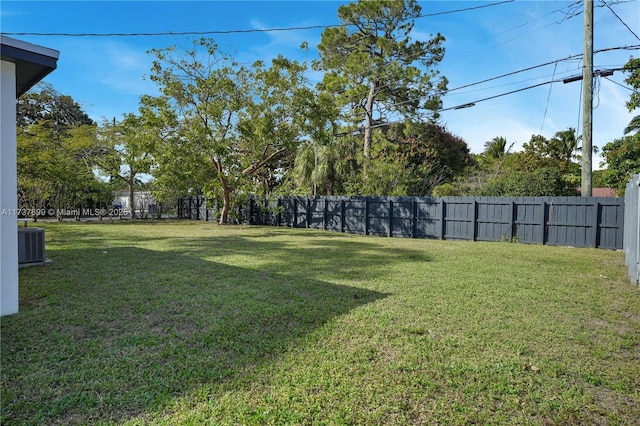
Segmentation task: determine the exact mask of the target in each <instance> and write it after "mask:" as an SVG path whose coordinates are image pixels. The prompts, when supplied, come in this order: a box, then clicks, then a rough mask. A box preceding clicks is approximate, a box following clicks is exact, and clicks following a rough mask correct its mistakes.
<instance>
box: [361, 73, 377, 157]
mask: <svg viewBox="0 0 640 426" xmlns="http://www.w3.org/2000/svg"><path fill="white" fill-rule="evenodd" d="M376 88H377V84H376V82H375V81H373V82H372V83H371V87H370V88H369V95H368V96H367V103H366V105H365V107H364V110H365V111H364V112H365V124H364V147H363V150H362V152H363V154H364V158H365V161H367V160H369V158H371V134H372V133H371V130H372V129H371V126H372V125H373V101H374V99H375V93H376Z"/></svg>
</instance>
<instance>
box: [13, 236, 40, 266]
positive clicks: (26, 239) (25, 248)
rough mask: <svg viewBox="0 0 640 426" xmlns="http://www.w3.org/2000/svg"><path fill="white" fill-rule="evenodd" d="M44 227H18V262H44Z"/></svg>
mask: <svg viewBox="0 0 640 426" xmlns="http://www.w3.org/2000/svg"><path fill="white" fill-rule="evenodd" d="M44 260H45V257H44V229H41V228H18V263H19V264H22V263H35V262H44Z"/></svg>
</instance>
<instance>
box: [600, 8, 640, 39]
mask: <svg viewBox="0 0 640 426" xmlns="http://www.w3.org/2000/svg"><path fill="white" fill-rule="evenodd" d="M602 3H604V5H605V6H607V8H608V9H609V10H610V11H611V13H613V14H614V15H615V16H616V18H618V21H620V22H622V25H624V26H625V27H627V29H628V30H629V31H630V32H631V34H633V35H634V36H635V38H637V39H638V40H640V37H638V35H637V34H636V33H634V32H633V30H632V29H631V28H629V26H628V25H627V24H626V22H624V21H623V20H622V18H621V17H619V16H618V14H617V13H616V12H615V11H614V10H613V9H612V8H611V6H609V5H608V4H607V2H606V1H604V0H602Z"/></svg>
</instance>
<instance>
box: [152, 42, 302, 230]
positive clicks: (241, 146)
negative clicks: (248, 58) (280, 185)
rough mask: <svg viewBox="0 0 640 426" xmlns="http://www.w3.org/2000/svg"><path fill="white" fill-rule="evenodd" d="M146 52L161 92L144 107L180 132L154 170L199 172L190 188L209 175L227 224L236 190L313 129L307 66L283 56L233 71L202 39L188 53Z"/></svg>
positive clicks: (174, 50) (173, 50) (171, 50)
mask: <svg viewBox="0 0 640 426" xmlns="http://www.w3.org/2000/svg"><path fill="white" fill-rule="evenodd" d="M152 53H154V54H155V56H156V60H155V61H154V65H153V69H152V75H151V79H152V80H153V81H155V82H156V83H157V84H158V86H159V88H160V91H161V95H160V96H159V97H156V98H149V97H147V98H144V99H143V109H144V108H146V110H147V111H149V112H154V113H155V116H156V117H165V118H170V120H173V121H174V122H175V126H176V131H177V134H178V136H176V137H173V138H170V139H169V140H167V141H166V143H165V144H164V145H163V146H162V147H161V148H160V149H159V150H158V152H159V153H160V155H161V157H162V158H159V164H160V167H161V168H165V167H166V166H169V167H174V168H175V167H178V168H180V169H181V172H182V173H181V174H182V176H184V177H187V178H188V177H189V176H188V173H195V174H197V175H198V178H199V179H201V180H200V181H199V182H194V187H196V186H195V185H198V186H200V187H202V186H204V185H207V184H210V183H208V182H206V179H207V177H213V178H215V179H216V181H217V185H216V186H217V189H219V191H220V193H221V198H222V201H223V207H222V210H221V212H220V223H226V222H227V219H228V215H229V210H230V207H231V196H232V194H233V193H234V191H236V190H240V189H242V188H246V186H247V185H248V184H251V183H252V182H255V177H256V176H257V174H258V173H260V172H261V171H264V170H267V169H271V170H273V171H274V172H275V168H276V167H277V164H278V160H279V159H281V158H282V157H283V156H285V155H286V154H287V153H288V152H289V151H292V150H294V149H295V147H296V145H297V144H298V143H299V142H300V141H301V140H302V139H303V137H304V136H305V135H306V134H309V127H313V125H312V124H311V122H310V120H308V118H307V117H308V113H309V112H310V109H311V108H310V105H309V104H310V103H313V101H314V95H313V93H312V92H311V90H310V89H309V88H308V87H307V85H306V81H305V78H304V71H305V67H304V66H303V65H300V64H299V63H297V62H293V61H290V60H287V59H285V58H283V57H278V58H276V59H274V60H273V61H272V64H271V66H270V67H267V66H265V64H264V63H263V62H262V61H258V62H256V63H254V64H253V65H252V66H251V67H244V66H239V65H238V64H236V63H235V62H233V61H232V60H231V59H230V58H229V57H228V56H227V55H225V54H224V53H223V52H221V51H220V50H219V48H218V46H217V45H216V44H215V42H213V41H212V40H208V39H201V40H195V41H194V42H193V46H192V48H190V49H184V50H180V51H179V50H178V49H177V48H175V47H170V48H166V49H159V50H153V51H152ZM157 119H158V118H157ZM160 121H165V122H166V120H160ZM194 167H195V168H196V171H194V170H193V168H194ZM159 171H160V173H166V170H165V171H163V170H159ZM174 172H175V170H174ZM191 177H193V176H191Z"/></svg>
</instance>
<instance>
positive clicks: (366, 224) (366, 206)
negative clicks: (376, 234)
mask: <svg viewBox="0 0 640 426" xmlns="http://www.w3.org/2000/svg"><path fill="white" fill-rule="evenodd" d="M364 235H369V200H368V199H367V198H365V199H364Z"/></svg>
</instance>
